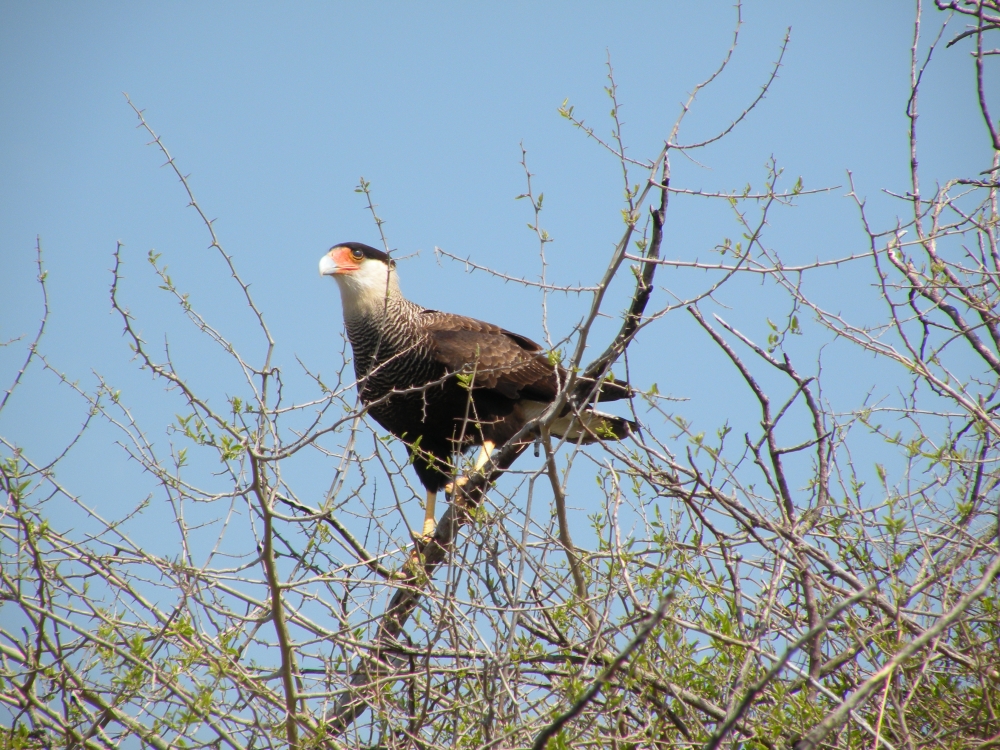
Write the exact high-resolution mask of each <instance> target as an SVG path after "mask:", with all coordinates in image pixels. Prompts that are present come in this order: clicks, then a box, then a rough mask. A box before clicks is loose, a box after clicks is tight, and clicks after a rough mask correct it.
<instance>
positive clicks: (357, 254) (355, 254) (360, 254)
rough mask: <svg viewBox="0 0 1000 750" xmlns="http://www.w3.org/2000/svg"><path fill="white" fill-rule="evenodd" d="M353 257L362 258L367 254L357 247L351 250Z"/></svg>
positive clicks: (355, 258)
mask: <svg viewBox="0 0 1000 750" xmlns="http://www.w3.org/2000/svg"><path fill="white" fill-rule="evenodd" d="M351 257H352V258H354V260H361V259H362V258H364V257H365V254H364V253H363V252H361V251H360V250H358V249H357V248H355V249H354V250H351Z"/></svg>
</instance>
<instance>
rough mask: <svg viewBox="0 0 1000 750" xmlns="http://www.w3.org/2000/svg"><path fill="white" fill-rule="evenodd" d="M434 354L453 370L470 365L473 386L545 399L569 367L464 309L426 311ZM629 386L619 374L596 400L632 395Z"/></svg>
mask: <svg viewBox="0 0 1000 750" xmlns="http://www.w3.org/2000/svg"><path fill="white" fill-rule="evenodd" d="M423 317H424V327H425V330H426V331H427V333H428V334H429V335H430V339H431V342H432V344H431V345H432V350H433V352H434V357H435V359H436V360H437V361H438V362H441V363H442V364H443V365H444V366H445V367H447V368H448V369H449V370H450V371H451V372H457V371H459V370H461V369H462V368H463V367H466V366H470V367H471V366H474V367H475V371H476V379H475V381H474V383H473V385H474V387H477V388H492V389H494V390H496V391H498V392H500V393H502V394H503V395H504V396H506V397H507V398H513V399H516V398H526V399H531V400H532V401H543V402H548V401H552V400H554V399H555V397H556V394H557V393H558V392H559V386H560V385H562V384H563V383H565V382H566V378H567V377H568V373H567V372H566V370H565V369H564V368H562V367H558V368H557V367H554V366H553V365H552V363H551V362H550V361H549V358H548V355H547V354H546V353H545V350H544V349H542V347H541V346H540V345H539V344H536V343H535V342H534V341H532V340H531V339H529V338H527V337H526V336H521V335H520V334H517V333H512V332H510V331H508V330H505V329H503V328H501V327H500V326H496V325H493V324H492V323H485V322H483V321H481V320H476V319H475V318H466V317H465V316H463V315H453V314H451V313H442V312H438V311H437V310H425V311H424V315H423ZM631 396H632V389H631V388H630V387H629V385H628V383H625V382H623V381H621V380H607V381H605V382H604V384H603V385H602V386H601V392H600V394H599V396H598V397H597V399H596V400H598V401H617V400H618V399H622V398H630V397H631Z"/></svg>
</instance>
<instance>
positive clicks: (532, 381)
mask: <svg viewBox="0 0 1000 750" xmlns="http://www.w3.org/2000/svg"><path fill="white" fill-rule="evenodd" d="M395 266H396V264H395V262H394V261H393V260H391V259H390V258H389V256H388V255H387V254H386V253H383V252H381V251H379V250H376V249H375V248H373V247H369V246H368V245H364V244H362V243H360V242H344V243H341V244H339V245H335V246H334V247H332V248H331V249H330V251H329V252H327V254H326V255H324V256H323V258H322V259H321V260H320V262H319V272H320V274H322V275H324V276H332V277H333V278H334V280H336V282H337V285H338V286H339V287H340V299H341V302H342V303H343V307H344V324H345V325H346V327H347V337H348V338H349V339H350V341H351V346H352V347H353V349H354V372H355V374H356V375H357V378H358V382H357V386H358V392H359V394H360V396H361V401H362V402H363V403H364V404H366V405H367V406H368V412H369V413H370V414H371V415H372V417H374V419H375V421H376V422H378V423H379V424H380V425H382V426H383V427H384V428H385V429H387V430H388V431H389V432H391V433H392V434H393V435H395V436H396V437H398V438H400V439H401V440H402V441H403V442H404V443H405V444H406V449H407V451H408V453H409V455H410V457H411V459H412V461H413V467H414V469H416V472H417V476H418V477H419V478H420V482H421V483H422V484H423V485H424V488H425V489H426V491H427V505H426V517H425V519H424V528H423V533H424V536H425V537H429V536H430V535H432V534H433V533H434V529H435V524H436V520H435V512H434V502H435V499H436V498H437V493H438V491H440V490H441V489H445V490H446V491H450V490H451V488H452V486H451V483H452V482H453V481H454V476H455V473H456V470H455V467H454V465H453V464H452V461H451V457H452V455H453V454H454V453H456V452H462V451H465V450H466V449H468V448H470V447H472V446H475V445H478V446H480V447H481V450H480V453H479V456H478V458H477V460H476V464H475V466H476V471H478V470H480V469H481V468H482V467H483V466H484V465H485V464H486V462H487V461H488V460H489V458H490V453H491V452H492V450H493V449H494V448H495V447H496V446H498V445H503V444H504V443H505V442H507V441H508V440H509V439H510V438H511V437H513V436H514V435H515V434H516V433H517V432H518V431H520V430H521V428H522V427H524V425H525V424H526V423H527V422H528V421H530V420H531V419H533V418H535V417H537V416H538V415H539V414H541V413H542V412H543V411H544V410H545V409H546V408H547V407H548V405H549V404H550V403H551V402H552V401H554V400H555V399H556V398H557V396H558V393H559V390H560V388H561V387H563V386H565V384H566V381H567V379H568V376H569V373H568V372H567V371H566V370H565V369H563V368H562V367H560V366H558V365H556V364H553V363H552V362H551V361H550V359H549V357H548V356H547V354H546V352H545V351H544V350H543V349H542V347H541V346H539V345H538V344H536V343H535V342H534V341H532V340H531V339H529V338H526V337H524V336H520V335H518V334H516V333H511V332H510V331H506V330H504V329H503V328H500V327H499V326H495V325H492V324H491V323H484V322H482V321H480V320H474V319H473V318H466V317H463V316H461V315H453V314H451V313H444V312H438V311H437V310H428V309H426V308H423V307H421V306H420V305H416V304H414V303H413V302H410V301H409V300H408V299H406V298H405V297H404V296H403V294H402V292H400V290H399V282H398V279H397V276H396V268H395ZM591 390H592V391H593V393H592V395H591V399H590V400H594V401H598V400H600V401H614V400H616V399H621V398H627V397H629V396H631V394H632V391H631V389H630V388H629V386H628V384H626V383H623V382H622V381H620V380H610V379H609V380H605V381H604V382H602V383H601V386H600V388H599V389H598V388H597V385H596V383H594V384H593V387H592V389H591ZM634 428H635V424H634V423H633V422H630V421H628V420H626V419H622V418H621V417H615V416H611V415H608V414H601V413H600V412H597V411H595V410H593V409H592V408H591V407H590V406H589V405H588V404H573V403H572V402H571V401H568V402H567V405H566V407H565V408H564V409H563V411H562V413H561V414H560V415H559V417H558V418H557V419H555V420H554V421H553V422H552V424H551V426H550V428H549V429H550V432H551V434H552V435H555V436H556V437H560V438H565V439H567V440H571V441H573V442H579V443H593V442H596V441H598V440H602V439H607V440H620V439H622V438H624V437H626V436H627V435H629V434H630V433H631V432H632V430H633V429H634Z"/></svg>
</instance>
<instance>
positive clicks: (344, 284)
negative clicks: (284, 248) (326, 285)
mask: <svg viewBox="0 0 1000 750" xmlns="http://www.w3.org/2000/svg"><path fill="white" fill-rule="evenodd" d="M319 272H320V275H322V276H332V277H333V278H334V280H335V281H336V282H337V286H339V287H340V297H341V300H342V301H343V303H344V316H345V317H354V316H357V315H366V314H371V313H373V312H377V311H381V310H382V309H383V307H384V305H385V300H386V296H387V295H389V296H393V295H396V294H399V283H398V281H397V279H396V263H395V261H393V260H392V259H391V258H390V257H389V256H388V255H387V254H386V253H383V252H382V251H381V250H376V249H375V248H374V247H370V246H368V245H365V244H363V243H361V242H342V243H340V244H338V245H334V246H333V247H331V248H330V250H329V251H328V252H327V253H326V255H324V256H323V257H322V258H320V261H319Z"/></svg>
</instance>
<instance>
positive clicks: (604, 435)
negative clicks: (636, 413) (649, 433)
mask: <svg viewBox="0 0 1000 750" xmlns="http://www.w3.org/2000/svg"><path fill="white" fill-rule="evenodd" d="M638 429H639V425H637V424H636V423H635V422H632V421H631V420H628V419H625V418H623V417H616V416H615V415H613V414H604V413H602V412H599V411H595V410H594V409H589V408H588V409H583V410H582V411H580V412H579V413H578V414H573V413H569V414H566V415H565V416H562V417H560V418H559V419H557V420H555V421H554V422H553V423H552V427H551V428H550V431H551V433H552V434H553V435H554V436H555V437H558V438H564V439H565V440H568V441H570V442H573V443H577V442H579V443H582V444H583V445H589V444H590V443H596V442H598V441H601V440H624V439H625V438H627V437H628V436H629V435H631V434H632V433H633V432H635V431H636V430H638Z"/></svg>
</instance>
